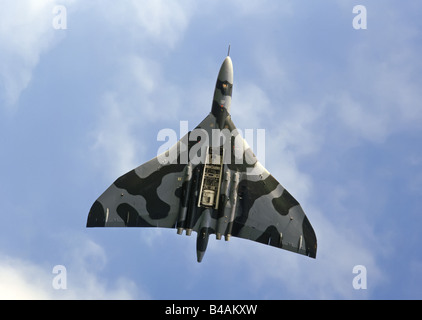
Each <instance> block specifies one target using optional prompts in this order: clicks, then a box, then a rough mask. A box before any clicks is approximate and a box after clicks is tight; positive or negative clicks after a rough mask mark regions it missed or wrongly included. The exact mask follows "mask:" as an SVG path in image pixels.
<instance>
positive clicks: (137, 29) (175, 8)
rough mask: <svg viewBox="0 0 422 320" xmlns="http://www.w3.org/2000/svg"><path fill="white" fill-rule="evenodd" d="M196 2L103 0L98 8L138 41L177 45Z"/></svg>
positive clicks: (186, 0)
mask: <svg viewBox="0 0 422 320" xmlns="http://www.w3.org/2000/svg"><path fill="white" fill-rule="evenodd" d="M195 6H196V3H195V2H194V1H191V0H183V1H177V2H176V1H165V0H156V1H145V0H144V1H136V0H132V1H127V2H125V5H122V3H120V2H115V1H108V2H107V3H106V2H105V1H99V2H98V4H97V5H96V8H97V9H99V10H100V11H101V14H102V15H104V17H106V19H107V20H108V21H110V23H112V24H114V25H116V27H118V28H123V29H125V33H126V35H127V36H128V37H129V38H132V39H136V40H137V41H142V40H148V41H149V42H150V43H157V44H164V45H166V46H169V47H173V46H174V45H175V44H176V42H177V41H178V40H179V39H180V38H181V37H182V36H183V33H184V31H185V29H186V28H187V26H188V24H189V21H190V17H191V15H192V13H193V10H194V8H195Z"/></svg>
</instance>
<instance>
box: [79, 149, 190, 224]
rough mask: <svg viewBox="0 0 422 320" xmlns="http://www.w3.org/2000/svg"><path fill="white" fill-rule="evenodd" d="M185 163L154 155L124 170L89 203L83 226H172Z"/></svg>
mask: <svg viewBox="0 0 422 320" xmlns="http://www.w3.org/2000/svg"><path fill="white" fill-rule="evenodd" d="M179 144H180V141H179V142H178V143H177V144H176V145H174V146H173V147H172V148H171V149H170V150H169V151H173V150H177V148H178V146H179ZM185 167H186V165H185V164H178V163H174V164H172V163H166V162H165V161H162V160H161V159H160V156H158V157H156V158H154V159H152V160H150V161H148V162H146V163H144V164H143V165H141V166H139V167H137V168H135V169H133V170H132V171H130V172H128V173H126V174H124V175H123V176H121V177H120V178H118V179H117V180H116V181H115V182H114V183H113V184H112V185H111V186H110V187H109V188H108V189H107V190H106V191H105V192H104V193H103V194H102V195H101V196H100V197H99V198H98V199H97V200H96V201H95V203H94V204H93V205H92V208H91V210H90V212H89V215H88V221H87V227H162V228H174V227H175V224H176V221H177V215H178V209H179V203H180V196H179V191H180V190H181V187H182V177H183V172H184V169H185Z"/></svg>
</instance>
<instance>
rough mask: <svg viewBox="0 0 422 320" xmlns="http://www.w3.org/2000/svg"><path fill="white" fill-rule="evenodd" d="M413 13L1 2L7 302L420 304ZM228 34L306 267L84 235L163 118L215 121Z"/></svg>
mask: <svg viewBox="0 0 422 320" xmlns="http://www.w3.org/2000/svg"><path fill="white" fill-rule="evenodd" d="M58 5H63V6H64V7H65V8H66V13H67V29H64V30H61V29H55V28H53V24H52V22H53V20H54V19H55V17H56V16H57V14H54V13H53V9H54V8H55V6H58ZM356 5H364V6H365V7H366V9H367V29H366V30H356V29H354V28H353V25H352V21H353V19H354V17H355V16H356V14H353V12H352V10H353V7H354V6H356ZM421 9H422V4H419V3H418V2H415V1H413V2H410V1H409V2H406V3H402V2H399V1H393V0H387V1H385V0H383V1H381V0H376V1H375V0H372V1H363V0H362V1H354V0H347V1H318V2H317V1H311V0H303V1H283V2H281V1H271V0H264V1H262V0H260V1H248V2H247V3H246V2H245V1H237V0H233V1H213V2H209V1H193V0H182V1H171V2H170V1H163V0H159V1H158V0H157V1H154V2H152V1H121V2H118V3H117V2H116V1H104V0H102V1H96V0H92V1H82V0H62V1H55V0H54V1H53V0H51V1H47V0H46V1H35V0H33V1H31V0H19V1H14V0H0V150H1V158H0V164H1V165H0V201H1V203H2V206H3V210H2V211H3V213H2V219H3V221H2V223H1V224H0V298H29V299H31V298H42V299H63V298H64V299H73V298H82V299H102V298H110V299H117V298H129V299H303V298H304V299H383V298H387V299H401V298H410V299H421V298H422V273H421V270H422V253H421V250H420V243H421V240H422V239H421V233H420V227H421V223H422V219H421V215H420V211H421V209H420V208H421V207H422V200H421V199H422V149H421V147H420V146H421V145H422V141H421V140H422V139H421V134H422V126H421V124H422V105H421V102H420V101H421V98H422V93H421V92H422V91H421V89H420V88H421V87H422V86H421V85H422V81H421V77H422V72H421V71H422V60H421V59H420V57H421V54H422V50H421V47H422V41H421V30H422V26H421V24H422V22H421V20H420V16H419V13H420V12H421ZM229 43H230V44H231V58H232V60H233V65H234V88H233V101H232V107H231V112H232V119H233V121H234V123H235V124H236V125H237V127H239V128H245V129H246V128H253V129H265V133H266V141H265V142H266V144H265V146H266V148H265V149H266V153H265V165H266V168H267V169H268V170H269V171H270V172H271V173H272V174H273V175H274V176H275V177H276V179H277V180H278V181H280V183H281V184H282V185H283V186H285V187H286V188H287V189H288V190H289V192H290V193H292V194H293V195H294V196H295V198H296V199H297V200H298V201H299V202H300V203H301V205H302V207H303V208H304V210H305V212H306V213H307V216H308V218H309V220H310V221H311V223H312V225H313V227H314V229H315V232H316V235H317V238H318V254H317V259H316V260H313V259H308V258H306V257H304V256H299V255H295V254H292V253H290V252H287V251H284V250H277V249H275V248H272V247H268V246H264V245H261V244H258V243H254V242H251V241H246V240H242V239H237V238H232V240H231V241H230V242H224V241H216V240H215V239H214V237H211V238H210V242H209V245H208V249H207V252H206V255H205V257H204V260H203V262H202V263H200V264H198V263H197V262H196V252H195V245H196V239H195V237H186V236H184V235H183V236H178V235H177V234H176V231H175V230H165V229H130V230H129V229H86V228H85V224H86V218H87V214H88V211H89V208H90V207H91V205H92V203H93V202H94V201H95V199H96V198H97V197H98V196H99V195H100V194H101V193H102V192H103V191H104V190H105V189H106V188H107V187H108V186H109V185H110V184H111V183H112V182H113V181H114V180H115V179H116V178H117V177H118V176H120V175H122V174H123V173H125V172H127V171H129V170H131V169H133V168H134V167H136V166H138V165H140V164H142V163H143V162H145V161H147V160H149V159H151V158H152V157H155V156H156V155H157V150H158V148H159V147H160V146H161V145H162V142H160V141H157V133H158V132H159V131H160V130H161V129H163V128H171V129H174V130H176V132H178V130H179V121H181V120H183V121H188V122H189V129H192V128H194V127H195V126H196V125H197V124H198V123H199V122H200V121H201V120H202V119H203V118H204V117H205V116H206V115H207V114H208V112H209V111H210V108H211V102H212V95H213V90H214V85H215V81H216V77H217V74H218V69H219V67H220V65H221V63H222V61H223V60H224V58H225V55H226V52H227V47H228V44H229ZM56 265H63V266H65V267H66V271H67V273H66V276H67V277H66V279H67V289H66V290H56V289H54V288H53V286H52V281H53V279H54V277H55V276H56V275H55V274H54V273H53V272H52V271H53V268H54V266H56ZM356 265H363V266H365V268H366V270H367V289H366V290H362V289H361V290H355V289H354V287H353V285H352V283H353V279H354V277H355V276H356V274H354V273H353V272H352V271H353V268H354V267H355V266H356Z"/></svg>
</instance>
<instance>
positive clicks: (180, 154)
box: [86, 55, 317, 262]
mask: <svg viewBox="0 0 422 320" xmlns="http://www.w3.org/2000/svg"><path fill="white" fill-rule="evenodd" d="M232 88H233V65H232V60H231V58H230V56H229V55H228V56H227V57H226V58H225V60H224V62H223V64H222V66H221V68H220V71H219V73H218V78H217V83H216V86H215V91H214V98H213V102H212V108H211V112H210V113H209V114H208V116H207V117H206V118H205V119H204V120H203V121H202V122H201V123H200V124H199V125H198V126H197V127H196V128H195V129H193V130H192V131H190V132H188V133H187V134H186V135H185V136H183V137H182V138H181V139H180V140H179V141H178V142H177V143H176V144H175V145H174V146H173V147H171V148H169V149H168V150H167V151H166V152H164V153H163V154H161V155H159V156H157V157H156V158H154V159H152V160H150V161H148V162H146V163H144V164H143V165H141V166H139V167H137V168H135V169H133V170H132V171H130V172H128V173H126V174H124V175H123V176H121V177H120V178H118V179H117V180H116V181H115V182H114V183H113V184H112V185H111V186H110V187H109V188H108V189H107V190H106V191H105V192H104V193H103V194H102V195H101V196H100V197H99V198H98V199H97V200H96V201H95V202H94V204H93V205H92V207H91V210H90V212H89V214H88V221H87V225H86V226H87V227H161V228H175V229H176V230H177V233H178V234H180V235H181V234H182V233H183V231H184V230H185V233H186V235H188V236H190V235H191V233H192V231H195V232H197V242H196V247H197V259H198V262H201V260H202V258H203V256H204V253H205V250H206V247H207V244H208V238H209V235H210V234H215V235H216V238H217V239H218V240H220V239H221V238H222V237H223V236H224V238H225V240H226V241H228V240H229V239H230V237H232V236H233V237H239V238H244V239H249V240H253V241H257V242H260V243H263V244H267V245H270V246H274V247H277V248H282V249H286V250H289V251H293V252H296V253H300V254H303V255H306V256H309V257H312V258H315V257H316V251H317V239H316V236H315V232H314V230H313V228H312V226H311V224H310V223H309V220H308V218H307V217H306V215H305V213H304V212H303V210H302V207H301V206H300V204H299V202H297V201H296V199H295V198H293V196H292V195H291V194H290V193H289V192H288V191H287V190H286V189H284V188H283V187H282V185H281V184H280V183H279V182H278V181H277V180H276V179H275V178H274V177H273V176H272V175H271V174H270V173H269V172H268V171H267V170H266V169H265V168H264V167H263V166H262V164H261V163H260V162H259V161H258V160H257V159H256V157H255V155H254V153H253V152H252V150H251V148H250V147H249V146H248V144H247V143H246V141H245V140H244V139H243V137H242V136H241V134H240V130H238V129H236V126H235V125H234V124H233V122H232V119H231V116H230V105H231V100H232Z"/></svg>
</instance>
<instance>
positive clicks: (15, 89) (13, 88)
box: [0, 0, 63, 107]
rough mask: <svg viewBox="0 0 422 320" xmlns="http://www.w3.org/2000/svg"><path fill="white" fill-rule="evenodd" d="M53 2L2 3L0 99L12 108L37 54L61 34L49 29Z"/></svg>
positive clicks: (24, 86)
mask: <svg viewBox="0 0 422 320" xmlns="http://www.w3.org/2000/svg"><path fill="white" fill-rule="evenodd" d="M54 6H55V1H52V0H47V1H37V0H22V1H13V0H4V1H3V2H2V10H0V46H1V50H0V99H1V100H4V102H5V103H4V105H6V106H9V107H10V106H13V105H15V104H16V102H17V101H18V99H19V96H20V94H21V93H22V91H23V90H25V88H26V87H27V86H28V85H29V83H30V81H31V79H32V72H33V70H34V68H35V67H36V65H37V64H38V62H39V60H40V57H41V55H42V54H43V53H44V52H46V51H47V50H49V49H50V48H51V47H52V46H53V45H54V44H55V43H56V42H57V41H58V40H59V39H61V38H62V36H63V33H61V32H60V31H57V30H55V29H54V28H53V27H52V21H53V18H54V15H53V13H52V11H53V8H54Z"/></svg>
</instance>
